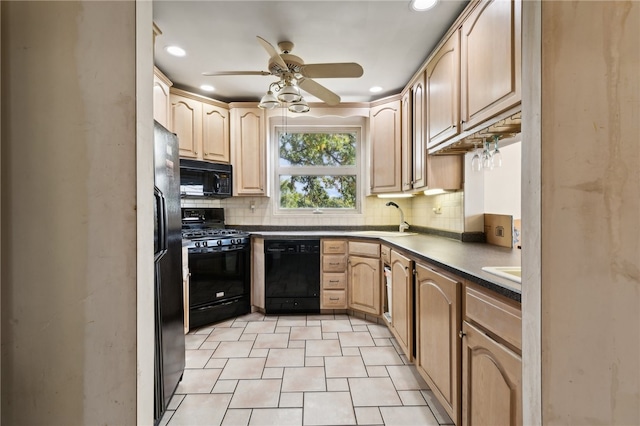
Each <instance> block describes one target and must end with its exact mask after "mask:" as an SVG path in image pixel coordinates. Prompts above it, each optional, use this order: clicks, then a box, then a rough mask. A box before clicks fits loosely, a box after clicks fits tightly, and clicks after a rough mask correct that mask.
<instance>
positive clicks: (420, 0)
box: [411, 0, 438, 12]
mask: <svg viewBox="0 0 640 426" xmlns="http://www.w3.org/2000/svg"><path fill="white" fill-rule="evenodd" d="M436 3H438V0H411V9H413V10H417V11H418V12H422V11H425V10H429V9H431V8H432V7H433V6H435V5H436Z"/></svg>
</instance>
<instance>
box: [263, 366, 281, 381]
mask: <svg viewBox="0 0 640 426" xmlns="http://www.w3.org/2000/svg"><path fill="white" fill-rule="evenodd" d="M283 374H284V367H272V368H265V369H264V371H263V372H262V378H263V379H282V375H283Z"/></svg>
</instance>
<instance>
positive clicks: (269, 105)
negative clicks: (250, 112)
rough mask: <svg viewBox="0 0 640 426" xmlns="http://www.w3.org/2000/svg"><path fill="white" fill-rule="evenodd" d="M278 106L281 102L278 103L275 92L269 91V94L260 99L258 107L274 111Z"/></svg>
mask: <svg viewBox="0 0 640 426" xmlns="http://www.w3.org/2000/svg"><path fill="white" fill-rule="evenodd" d="M278 105H280V101H278V99H277V98H276V97H275V95H274V94H273V92H272V91H271V90H269V91H268V92H267V94H266V95H264V96H263V97H262V99H260V103H259V104H258V107H259V108H262V109H274V108H275V107H277V106H278Z"/></svg>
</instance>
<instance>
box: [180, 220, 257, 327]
mask: <svg viewBox="0 0 640 426" xmlns="http://www.w3.org/2000/svg"><path fill="white" fill-rule="evenodd" d="M182 238H183V243H184V244H185V245H186V247H187V248H188V253H189V273H190V275H191V277H190V280H189V327H190V328H197V327H200V326H202V325H207V324H212V323H216V322H219V321H222V320H225V319H228V318H231V317H234V316H237V315H243V314H245V313H248V312H249V311H250V310H251V306H250V280H251V269H250V268H251V251H250V248H251V245H250V236H249V234H248V233H246V232H243V231H239V230H236V229H229V228H226V227H225V223H224V209H222V208H198V209H193V208H183V209H182Z"/></svg>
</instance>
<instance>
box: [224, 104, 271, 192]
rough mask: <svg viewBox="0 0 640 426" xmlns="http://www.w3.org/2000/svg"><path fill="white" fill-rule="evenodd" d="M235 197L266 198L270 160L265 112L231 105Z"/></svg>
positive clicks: (254, 108)
mask: <svg viewBox="0 0 640 426" xmlns="http://www.w3.org/2000/svg"><path fill="white" fill-rule="evenodd" d="M231 118H232V120H233V135H232V146H233V150H234V151H233V152H234V155H233V167H234V174H233V177H234V182H233V185H234V187H235V189H234V195H266V194H267V191H266V188H267V185H266V181H267V157H266V142H265V140H266V133H265V132H266V125H265V115H264V110H262V109H260V108H258V107H253V106H251V107H246V106H238V107H236V106H235V105H233V104H232V108H231Z"/></svg>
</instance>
